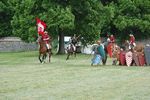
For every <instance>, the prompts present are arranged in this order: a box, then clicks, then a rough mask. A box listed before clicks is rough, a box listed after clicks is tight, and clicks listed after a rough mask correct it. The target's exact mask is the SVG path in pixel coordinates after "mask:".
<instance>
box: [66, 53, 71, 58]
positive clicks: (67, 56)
mask: <svg viewBox="0 0 150 100" xmlns="http://www.w3.org/2000/svg"><path fill="white" fill-rule="evenodd" d="M69 56H70V53H69V52H68V55H67V58H66V60H68V59H69Z"/></svg>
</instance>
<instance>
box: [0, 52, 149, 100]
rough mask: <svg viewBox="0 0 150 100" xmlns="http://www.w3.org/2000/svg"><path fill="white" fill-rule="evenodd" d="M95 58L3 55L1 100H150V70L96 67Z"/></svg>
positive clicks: (0, 72) (0, 80)
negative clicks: (44, 58)
mask: <svg viewBox="0 0 150 100" xmlns="http://www.w3.org/2000/svg"><path fill="white" fill-rule="evenodd" d="M91 57H92V56H90V55H81V54H80V55H77V57H76V58H74V57H72V58H71V59H70V60H68V61H66V60H65V58H66V55H53V56H52V62H51V63H45V64H40V63H39V61H38V52H33V51H32V52H19V53H0V100H150V67H126V66H111V65H107V66H95V67H93V66H90V59H91ZM110 63H111V60H110V59H109V61H108V64H110Z"/></svg>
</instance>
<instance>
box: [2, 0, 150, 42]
mask: <svg viewBox="0 0 150 100" xmlns="http://www.w3.org/2000/svg"><path fill="white" fill-rule="evenodd" d="M0 15H1V16H0V23H1V24H0V37H4V36H19V37H21V38H22V39H23V40H25V41H27V42H32V41H35V39H36V37H37V29H36V21H35V18H36V17H39V18H40V19H41V20H43V21H45V22H46V23H47V26H48V27H47V30H48V31H49V32H50V33H51V34H52V36H53V37H56V36H58V33H59V30H60V29H61V30H63V32H64V33H65V35H73V34H74V33H76V34H78V35H79V34H80V35H81V36H82V37H83V38H84V40H86V41H84V42H85V43H87V42H92V41H93V40H95V39H98V38H99V34H100V33H103V34H106V33H113V34H115V35H116V36H117V38H120V39H122V38H124V39H125V38H128V37H127V36H128V35H127V34H129V33H133V34H134V35H135V36H136V38H145V37H150V28H149V27H150V1H149V0H42V1H39V0H1V1H0ZM139 35H141V36H142V37H141V36H139Z"/></svg>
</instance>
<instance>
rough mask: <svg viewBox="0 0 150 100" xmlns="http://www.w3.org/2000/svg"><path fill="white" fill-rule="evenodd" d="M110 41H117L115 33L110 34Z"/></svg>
mask: <svg viewBox="0 0 150 100" xmlns="http://www.w3.org/2000/svg"><path fill="white" fill-rule="evenodd" d="M110 42H111V43H114V42H115V37H114V35H110Z"/></svg>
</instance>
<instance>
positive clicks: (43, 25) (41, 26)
mask: <svg viewBox="0 0 150 100" xmlns="http://www.w3.org/2000/svg"><path fill="white" fill-rule="evenodd" d="M36 25H37V26H38V28H37V29H38V34H40V35H42V34H44V30H45V29H46V23H45V22H43V21H41V20H40V19H39V18H36Z"/></svg>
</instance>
